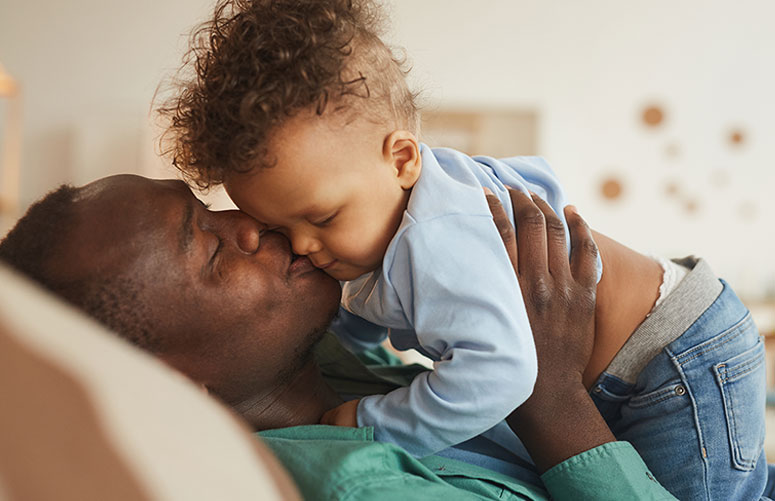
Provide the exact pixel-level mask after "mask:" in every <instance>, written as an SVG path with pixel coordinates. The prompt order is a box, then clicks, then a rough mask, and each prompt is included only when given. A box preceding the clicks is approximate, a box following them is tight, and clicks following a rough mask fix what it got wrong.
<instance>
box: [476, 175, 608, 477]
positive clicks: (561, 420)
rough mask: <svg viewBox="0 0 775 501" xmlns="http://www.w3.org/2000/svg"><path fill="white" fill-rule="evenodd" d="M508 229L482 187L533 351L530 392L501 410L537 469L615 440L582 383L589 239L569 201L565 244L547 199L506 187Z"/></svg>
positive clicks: (587, 344) (592, 256)
mask: <svg viewBox="0 0 775 501" xmlns="http://www.w3.org/2000/svg"><path fill="white" fill-rule="evenodd" d="M510 195H511V200H512V204H513V208H514V220H515V222H516V226H517V230H518V233H517V234H516V237H515V233H514V229H513V228H512V226H511V224H510V223H509V220H508V218H507V216H506V214H505V213H504V212H503V208H502V207H501V205H500V202H499V201H498V199H497V197H495V196H494V195H488V196H487V201H488V203H489V205H490V211H491V212H492V213H493V218H494V221H495V225H496V226H497V227H498V230H499V231H500V234H501V237H502V238H503V240H504V243H505V245H506V249H507V251H508V254H509V257H510V259H511V262H512V265H513V266H514V272H515V273H516V274H517V277H518V279H519V285H520V287H521V289H522V295H523V297H524V299H525V307H526V309H527V313H528V319H529V320H530V325H531V327H532V330H533V336H534V338H535V344H536V352H537V355H538V378H537V380H536V385H535V388H534V390H533V394H532V395H531V396H530V398H529V399H528V400H527V401H526V402H525V403H524V404H522V405H521V406H520V407H519V408H518V409H516V410H515V411H514V412H513V413H512V414H511V415H510V416H508V417H507V418H506V422H507V423H508V424H509V426H510V427H511V429H512V430H513V431H514V432H515V433H516V434H517V436H519V438H520V439H521V440H522V442H523V443H524V444H525V447H526V448H527V450H528V452H530V455H531V457H532V458H533V461H535V463H536V466H537V468H538V470H539V472H544V471H546V470H547V469H549V468H551V467H552V466H554V465H556V464H558V463H560V462H562V461H564V460H565V459H568V458H569V457H571V456H574V455H576V454H580V453H581V452H584V451H586V450H589V449H591V448H594V447H597V446H599V445H602V444H604V443H607V442H612V441H614V440H615V438H614V436H613V434H612V433H611V431H610V430H609V428H608V426H607V425H606V423H605V421H604V420H603V418H602V417H601V416H600V414H599V413H598V412H597V409H596V407H595V404H594V403H593V402H592V400H591V399H590V397H589V394H588V393H587V390H586V388H585V387H584V384H583V374H584V371H585V369H586V366H587V363H588V362H589V359H590V356H591V354H592V346H593V342H594V337H593V333H594V330H595V290H596V284H595V279H596V271H595V260H596V257H597V252H598V251H597V246H596V245H595V242H594V240H593V239H592V233H591V231H590V229H589V228H588V227H587V225H586V223H584V221H583V220H582V219H581V216H579V215H578V213H577V212H576V210H575V208H573V207H568V208H566V210H565V216H566V220H567V222H568V227H569V229H570V235H571V242H572V251H571V256H570V260H568V257H567V253H566V248H565V232H564V229H563V225H562V223H561V222H560V220H559V218H557V216H556V215H555V214H554V212H553V211H552V209H551V207H549V205H548V204H547V203H546V202H544V201H543V200H541V199H540V198H538V197H533V199H532V200H531V199H530V198H528V197H527V196H526V195H524V194H522V193H521V192H519V191H516V190H510Z"/></svg>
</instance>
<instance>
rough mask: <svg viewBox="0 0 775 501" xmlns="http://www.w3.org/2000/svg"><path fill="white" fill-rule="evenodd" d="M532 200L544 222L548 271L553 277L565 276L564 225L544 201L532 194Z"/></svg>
mask: <svg viewBox="0 0 775 501" xmlns="http://www.w3.org/2000/svg"><path fill="white" fill-rule="evenodd" d="M532 198H533V203H534V204H536V206H538V208H539V209H541V212H543V214H544V220H545V221H546V243H547V247H546V252H547V259H548V261H547V262H548V265H549V271H550V272H551V273H552V275H555V276H564V275H567V274H568V272H569V271H570V268H569V264H568V242H567V240H566V237H565V225H564V224H562V220H561V219H560V218H559V217H558V216H557V214H556V213H555V212H554V209H552V207H551V206H550V205H549V204H548V203H547V202H546V201H545V200H543V199H542V198H541V197H539V196H538V195H535V194H532Z"/></svg>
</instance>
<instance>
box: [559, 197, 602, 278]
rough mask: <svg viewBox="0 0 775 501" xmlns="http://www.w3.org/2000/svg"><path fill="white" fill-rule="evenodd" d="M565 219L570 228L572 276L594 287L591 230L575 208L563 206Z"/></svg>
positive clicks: (595, 266) (595, 265)
mask: <svg viewBox="0 0 775 501" xmlns="http://www.w3.org/2000/svg"><path fill="white" fill-rule="evenodd" d="M565 220H566V221H568V229H569V230H570V241H571V252H570V268H571V273H572V274H573V277H574V278H575V279H576V281H577V282H578V283H579V284H581V285H582V286H583V287H586V288H588V289H592V290H594V289H595V286H596V284H597V253H598V250H597V244H595V240H594V239H593V238H592V231H591V230H590V229H589V226H587V223H586V222H585V221H584V220H583V219H582V218H581V216H580V215H579V213H578V212H577V211H576V208H575V207H573V206H571V205H569V206H567V207H565Z"/></svg>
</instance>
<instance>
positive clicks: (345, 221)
mask: <svg viewBox="0 0 775 501" xmlns="http://www.w3.org/2000/svg"><path fill="white" fill-rule="evenodd" d="M268 149H269V152H270V158H271V160H273V161H274V165H273V166H272V167H267V168H257V169H253V170H251V171H250V172H248V173H245V174H232V175H230V176H229V177H227V179H226V182H225V186H226V190H227V191H228V193H229V196H230V197H231V198H232V200H234V202H235V203H236V204H237V206H238V207H239V208H240V209H242V210H243V211H245V212H246V213H248V214H250V215H251V216H253V217H254V218H256V219H257V220H258V221H260V222H261V223H262V224H263V225H264V226H265V227H267V228H270V229H274V230H277V231H279V232H280V233H283V234H284V235H286V236H287V237H288V239H289V240H290V241H291V244H292V246H293V251H294V252H295V253H296V254H301V255H305V256H308V257H309V258H310V260H311V261H312V263H313V264H314V265H315V266H317V267H319V268H321V269H323V270H324V271H325V272H326V273H328V274H329V275H331V276H332V277H334V278H336V279H337V280H353V279H355V278H358V277H359V276H361V275H363V274H365V273H368V272H371V271H373V270H375V269H377V268H379V266H380V264H381V263H382V258H383V256H384V255H385V251H386V249H387V246H388V244H389V243H390V240H391V239H392V238H393V235H394V234H395V232H396V230H397V229H398V226H399V224H400V223H401V218H402V217H403V212H404V209H406V205H407V202H408V200H409V193H410V191H409V190H410V189H411V187H412V186H414V184H415V182H416V181H417V179H418V178H419V175H420V170H421V168H422V160H421V157H420V148H419V144H418V142H417V139H416V138H415V137H414V135H413V134H412V133H410V132H408V131H403V130H395V131H392V132H391V131H390V130H385V129H384V126H382V125H378V124H375V123H372V122H369V121H367V120H366V119H363V118H356V119H354V120H353V121H351V122H347V123H345V122H343V120H342V118H341V117H340V116H338V115H336V114H325V115H323V116H318V115H316V114H314V113H312V112H304V113H300V114H298V115H296V116H294V117H292V118H290V119H289V120H288V121H287V122H285V123H284V124H282V125H281V126H279V127H278V128H277V130H276V131H274V132H273V134H272V135H271V137H270V140H269V148H268Z"/></svg>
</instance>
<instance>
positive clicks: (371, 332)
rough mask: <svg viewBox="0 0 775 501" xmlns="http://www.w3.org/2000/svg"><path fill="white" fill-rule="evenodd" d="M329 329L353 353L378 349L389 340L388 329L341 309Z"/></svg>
mask: <svg viewBox="0 0 775 501" xmlns="http://www.w3.org/2000/svg"><path fill="white" fill-rule="evenodd" d="M329 329H330V330H331V331H332V332H333V333H334V334H336V336H337V337H338V338H339V341H341V342H342V344H343V345H344V346H345V348H347V349H348V350H350V351H351V352H353V353H360V352H362V351H366V350H370V349H372V348H375V347H377V346H378V345H379V344H380V343H382V341H384V340H385V339H386V338H387V334H388V330H387V327H382V326H381V325H377V324H374V323H371V322H369V321H368V320H366V319H364V318H361V317H359V316H358V315H354V314H352V313H350V312H349V311H347V310H346V309H344V308H343V307H341V306H340V307H339V313H338V314H337V315H336V317H335V318H334V320H333V322H331V327H329Z"/></svg>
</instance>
